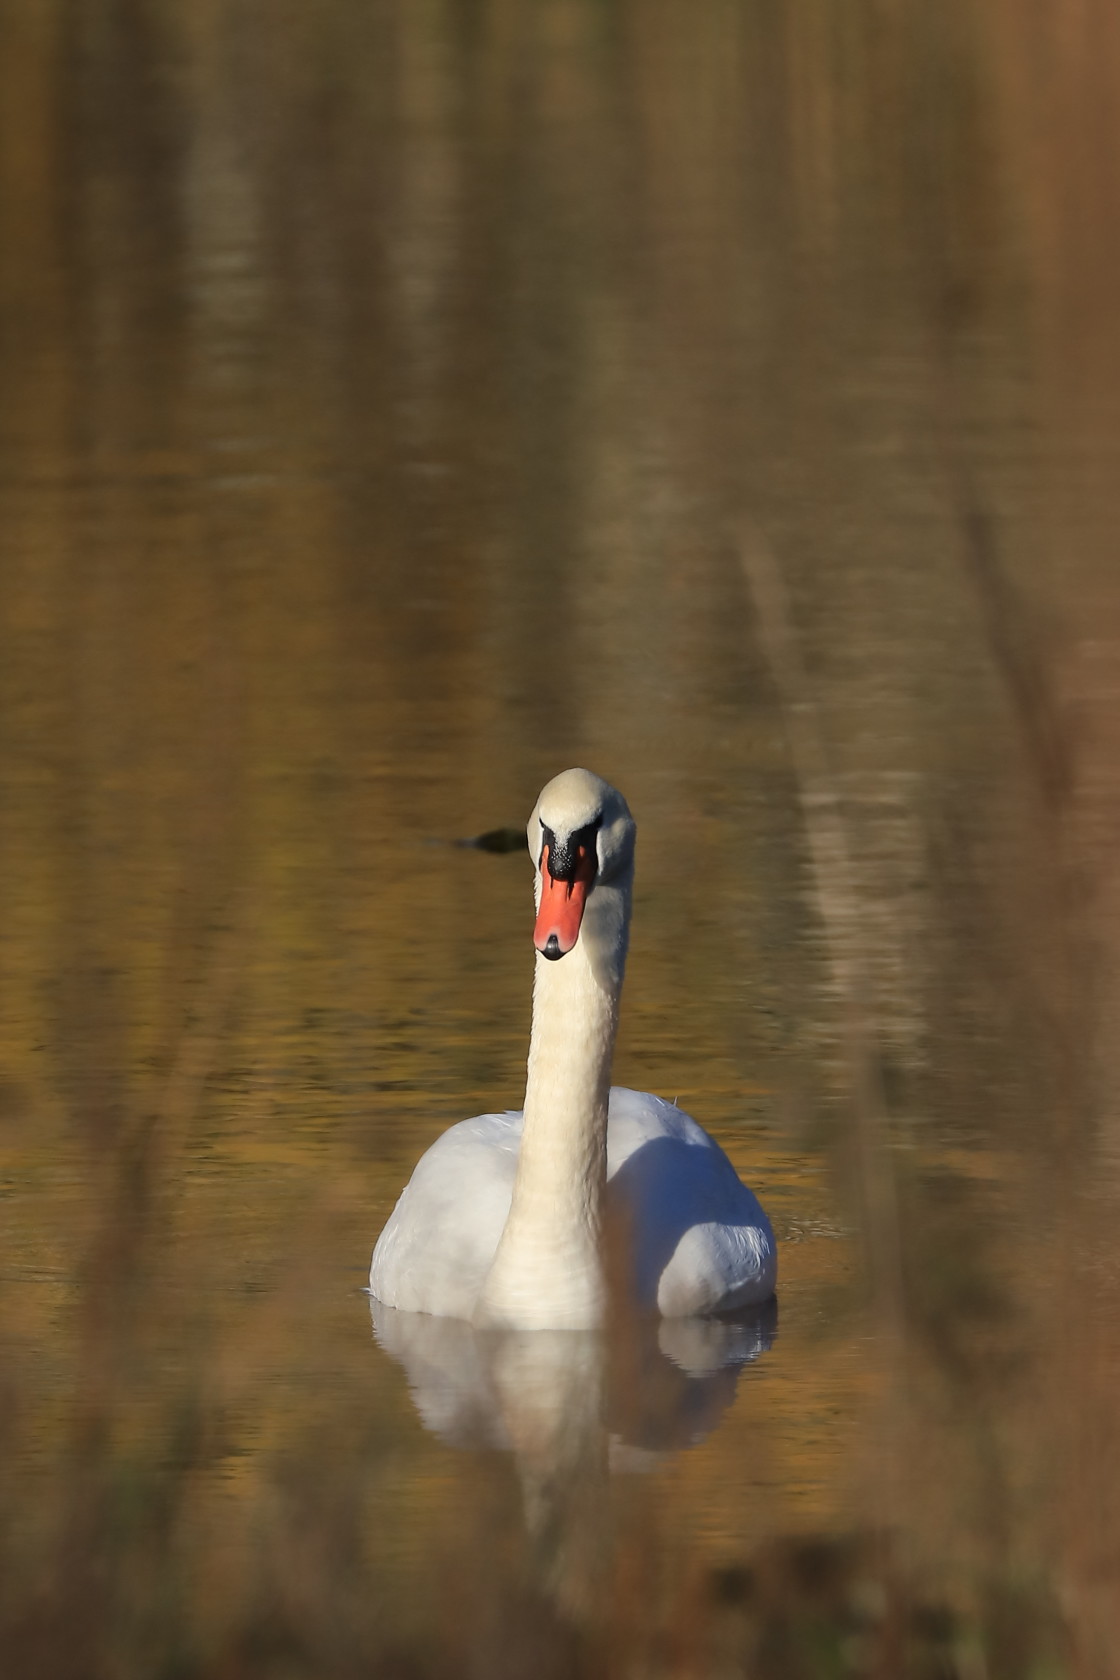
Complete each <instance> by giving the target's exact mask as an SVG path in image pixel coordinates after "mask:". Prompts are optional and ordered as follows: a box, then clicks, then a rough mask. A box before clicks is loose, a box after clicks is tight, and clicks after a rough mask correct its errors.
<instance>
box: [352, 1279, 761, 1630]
mask: <svg viewBox="0 0 1120 1680" xmlns="http://www.w3.org/2000/svg"><path fill="white" fill-rule="evenodd" d="M370 1313H371V1316H372V1318H373V1333H374V1336H375V1338H376V1340H377V1341H378V1343H379V1344H380V1346H381V1347H382V1348H384V1350H385V1351H386V1353H388V1354H390V1355H391V1356H392V1357H393V1358H394V1359H395V1360H397V1361H398V1363H399V1364H401V1365H402V1366H403V1367H404V1371H405V1375H406V1377H407V1379H408V1386H409V1392H410V1393H411V1395H412V1399H413V1403H414V1404H415V1406H416V1410H417V1411H418V1412H419V1414H420V1417H421V1419H422V1421H423V1423H424V1424H425V1426H426V1427H427V1428H428V1429H429V1430H431V1432H432V1433H433V1434H434V1435H438V1436H439V1437H440V1438H441V1440H444V1441H447V1442H449V1443H451V1444H452V1445H454V1446H460V1447H497V1448H500V1449H503V1450H505V1451H508V1452H509V1453H511V1454H512V1457H513V1460H514V1463H515V1465H516V1468H517V1475H518V1480H519V1482H520V1485H521V1504H522V1509H523V1512H524V1521H525V1528H526V1531H527V1534H528V1538H529V1542H530V1551H529V1556H530V1561H531V1563H532V1567H533V1571H534V1573H535V1574H536V1576H537V1577H538V1579H539V1581H540V1583H541V1585H542V1587H543V1588H544V1589H545V1591H546V1592H547V1593H548V1595H549V1596H550V1597H551V1598H552V1599H553V1600H554V1601H555V1602H556V1604H557V1605H558V1607H560V1608H562V1609H563V1610H564V1612H565V1613H566V1614H568V1615H572V1616H576V1617H577V1618H580V1619H582V1618H583V1617H584V1616H585V1615H586V1614H587V1613H588V1612H589V1610H590V1609H591V1608H592V1607H593V1606H594V1604H595V1603H596V1602H597V1595H598V1593H599V1591H600V1587H601V1583H602V1581H603V1580H604V1579H606V1578H608V1572H607V1571H606V1569H605V1567H604V1565H605V1548H606V1546H607V1544H608V1538H609V1532H610V1525H609V1519H608V1501H607V1490H608V1484H609V1479H610V1471H612V1470H616V1471H617V1470H623V1471H625V1470H645V1469H649V1468H651V1467H652V1466H653V1465H655V1464H656V1463H657V1462H659V1460H660V1459H661V1458H663V1457H664V1456H665V1455H666V1454H667V1453H670V1452H673V1451H675V1450H678V1449H680V1448H682V1447H689V1446H693V1445H694V1444H696V1443H697V1442H698V1441H701V1440H702V1439H703V1438H704V1437H705V1436H706V1435H709V1434H710V1433H711V1432H712V1430H714V1429H715V1428H716V1427H717V1425H718V1424H719V1422H720V1419H721V1418H722V1417H723V1415H724V1413H725V1412H726V1411H727V1409H728V1407H729V1406H730V1405H731V1402H732V1400H733V1399H734V1397H735V1389H736V1384H737V1382H738V1378H739V1372H740V1370H741V1369H742V1367H743V1365H745V1364H747V1363H748V1362H749V1361H751V1360H753V1359H756V1358H757V1357H758V1355H759V1354H760V1353H763V1352H765V1351H766V1349H767V1348H768V1347H769V1346H770V1344H771V1342H772V1340H773V1336H774V1331H775V1326H776V1324H777V1303H776V1302H775V1301H773V1300H771V1301H769V1302H767V1303H766V1304H765V1305H764V1306H762V1307H758V1308H755V1309H753V1310H752V1311H751V1312H750V1313H749V1314H747V1315H743V1316H741V1317H739V1318H737V1319H711V1318H708V1319H697V1318H692V1319H657V1318H654V1317H652V1316H646V1315H640V1316H635V1317H633V1318H631V1319H629V1320H627V1321H626V1322H625V1323H624V1324H622V1325H619V1326H618V1327H616V1328H613V1329H612V1330H611V1331H610V1332H609V1333H608V1332H606V1331H598V1330H493V1329H486V1330H479V1329H476V1328H475V1327H474V1325H471V1324H467V1323H466V1322H464V1321H463V1320H462V1319H455V1318H435V1317H432V1316H430V1315H428V1314H426V1313H408V1312H395V1311H394V1310H393V1308H392V1307H386V1306H383V1305H382V1303H381V1302H380V1301H377V1300H375V1299H372V1298H371V1300H370Z"/></svg>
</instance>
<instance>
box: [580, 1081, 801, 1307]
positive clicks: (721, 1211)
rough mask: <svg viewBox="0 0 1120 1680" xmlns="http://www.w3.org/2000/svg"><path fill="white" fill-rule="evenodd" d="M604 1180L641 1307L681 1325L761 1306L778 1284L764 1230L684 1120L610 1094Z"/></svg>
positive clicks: (662, 1107)
mask: <svg viewBox="0 0 1120 1680" xmlns="http://www.w3.org/2000/svg"><path fill="white" fill-rule="evenodd" d="M607 1176H608V1182H609V1189H608V1203H609V1209H610V1217H612V1218H613V1219H616V1220H619V1221H621V1222H622V1224H623V1227H624V1229H625V1231H626V1233H627V1238H626V1240H627V1246H628V1249H629V1252H630V1255H631V1267H632V1276H631V1287H632V1288H633V1290H634V1293H635V1296H636V1299H637V1301H638V1303H639V1304H640V1305H642V1306H644V1307H647V1308H651V1309H652V1308H653V1307H654V1306H656V1307H657V1309H658V1311H659V1312H661V1313H662V1314H663V1315H664V1316H665V1317H666V1318H684V1317H688V1316H691V1315H692V1314H707V1313H718V1312H732V1311H735V1310H736V1309H737V1308H740V1307H747V1306H754V1305H758V1304H760V1303H761V1302H763V1301H767V1300H769V1298H770V1296H771V1295H772V1294H773V1293H774V1285H775V1283H776V1281H777V1263H776V1251H775V1244H774V1233H773V1231H772V1230H771V1228H770V1221H769V1220H768V1219H767V1217H766V1215H765V1213H764V1212H763V1210H762V1208H761V1206H760V1204H759V1202H758V1199H757V1197H756V1196H755V1195H754V1194H753V1193H752V1192H751V1191H750V1190H748V1189H747V1187H746V1185H745V1184H744V1183H743V1182H742V1180H741V1179H740V1177H739V1175H738V1173H737V1172H736V1171H735V1169H734V1167H733V1166H732V1165H731V1162H730V1161H729V1160H728V1158H727V1156H726V1155H725V1154H724V1152H723V1150H722V1149H721V1148H720V1146H719V1144H718V1143H717V1142H716V1141H715V1139H714V1138H713V1137H711V1136H709V1134H708V1133H707V1132H706V1131H705V1130H704V1128H703V1127H702V1126H699V1125H697V1123H696V1121H695V1120H693V1118H692V1116H691V1115H689V1114H686V1113H685V1112H684V1111H683V1109H679V1108H677V1107H676V1106H675V1104H673V1103H669V1102H665V1101H664V1099H663V1098H661V1097H655V1096H651V1095H649V1094H648V1093H647V1092H639V1091H628V1090H625V1089H624V1088H622V1087H615V1088H614V1089H612V1091H611V1095H610V1119H609V1125H608V1128H607Z"/></svg>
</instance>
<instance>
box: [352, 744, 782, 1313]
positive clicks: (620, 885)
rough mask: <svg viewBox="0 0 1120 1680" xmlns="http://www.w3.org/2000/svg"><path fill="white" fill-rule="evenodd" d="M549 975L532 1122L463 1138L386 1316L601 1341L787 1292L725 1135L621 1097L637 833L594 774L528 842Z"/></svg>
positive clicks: (513, 1121)
mask: <svg viewBox="0 0 1120 1680" xmlns="http://www.w3.org/2000/svg"><path fill="white" fill-rule="evenodd" d="M527 832H528V840H529V851H530V854H531V856H532V859H533V863H534V865H535V868H536V882H535V894H536V908H537V914H536V925H535V928H534V934H533V942H534V945H535V947H536V952H537V955H536V973H535V978H534V986H533V1026H532V1033H531V1037H530V1044H529V1061H528V1076H527V1081H526V1087H525V1107H524V1110H523V1111H522V1112H520V1113H512V1112H507V1113H504V1114H482V1115H478V1116H477V1117H476V1118H474V1119H472V1120H462V1121H460V1122H459V1124H458V1125H455V1126H452V1127H451V1128H450V1130H449V1131H447V1132H445V1133H444V1134H443V1136H442V1137H440V1138H437V1140H436V1142H435V1143H434V1144H432V1146H431V1148H430V1149H429V1150H428V1151H427V1152H426V1154H424V1155H423V1156H422V1157H421V1159H420V1161H419V1162H418V1164H417V1166H416V1169H415V1171H414V1172H413V1174H412V1177H411V1179H410V1180H409V1182H408V1184H407V1185H406V1186H405V1188H404V1190H403V1191H402V1192H401V1196H400V1199H399V1200H398V1202H397V1205H396V1207H395V1208H394V1209H393V1212H392V1213H391V1214H390V1216H389V1219H388V1221H387V1223H386V1225H385V1228H384V1230H383V1231H382V1232H381V1235H380V1237H379V1238H378V1239H377V1246H376V1247H375V1248H374V1251H373V1261H372V1264H371V1266H370V1274H369V1290H370V1294H371V1295H372V1296H374V1297H375V1299H376V1300H378V1301H380V1302H382V1303H383V1304H384V1305H385V1306H387V1307H394V1308H396V1309H398V1310H399V1311H404V1312H421V1313H430V1314H434V1315H436V1316H438V1317H444V1318H457V1319H466V1320H468V1321H469V1322H471V1323H473V1324H475V1325H476V1326H478V1327H480V1328H491V1327H493V1328H503V1329H508V1330H587V1329H594V1328H596V1327H597V1326H599V1325H601V1324H602V1323H603V1322H604V1321H605V1318H606V1315H607V1310H608V1303H609V1302H611V1303H613V1302H616V1301H618V1300H620V1299H621V1301H622V1302H623V1303H624V1304H625V1305H626V1306H627V1307H629V1308H631V1309H633V1310H636V1311H639V1312H651V1313H653V1312H656V1313H660V1314H661V1316H662V1317H663V1318H685V1317H690V1316H694V1315H700V1316H704V1315H710V1314H715V1313H727V1312H733V1311H735V1310H737V1309H739V1308H742V1307H748V1306H754V1305H758V1304H760V1303H762V1302H765V1301H768V1300H769V1299H770V1297H771V1296H772V1295H773V1293H774V1285H775V1281H776V1277H777V1254H776V1249H775V1243H774V1234H773V1231H772V1230H771V1228H770V1221H769V1220H768V1219H767V1217H766V1215H765V1213H764V1212H763V1210H762V1207H761V1206H760V1204H759V1202H758V1200H757V1198H756V1197H755V1196H754V1195H753V1193H752V1192H751V1191H750V1190H748V1189H747V1187H746V1185H745V1184H743V1183H742V1181H741V1180H740V1178H739V1176H738V1174H737V1173H736V1171H735V1169H734V1167H733V1166H732V1165H731V1162H730V1161H729V1160H728V1158H727V1156H726V1155H725V1154H724V1152H723V1150H722V1149H721V1148H720V1146H719V1144H718V1143H716V1141H715V1139H714V1138H712V1137H709V1135H708V1133H707V1132H705V1131H704V1129H703V1128H702V1127H701V1126H699V1125H698V1124H697V1122H696V1121H695V1120H693V1119H692V1117H691V1116H690V1115H688V1114H685V1113H684V1112H683V1111H682V1110H681V1109H679V1108H677V1107H676V1106H675V1105H674V1104H673V1103H670V1102H666V1101H665V1100H664V1099H663V1098H661V1097H655V1096H651V1095H649V1094H648V1093H644V1092H638V1091H629V1090H625V1089H623V1088H621V1087H615V1088H613V1089H612V1088H611V1082H610V1075H611V1057H612V1053H613V1050H614V1040H615V1031H616V1028H617V1024H618V1006H619V997H620V994H621V990H622V979H623V971H624V968H625V964H626V948H627V941H628V937H629V925H630V901H631V895H632V889H633V880H634V836H635V823H634V819H633V817H632V816H631V815H630V810H629V807H628V806H627V804H626V801H625V799H624V798H623V797H622V795H621V794H620V793H619V792H618V791H617V789H615V788H613V787H611V785H610V783H609V782H605V781H603V779H602V778H601V777H599V776H596V775H593V774H592V773H591V771H589V770H581V769H576V770H565V771H564V772H563V773H562V774H561V775H559V776H556V777H554V779H553V780H552V781H550V782H549V783H548V785H547V786H546V787H545V788H544V789H543V791H542V793H541V795H540V798H539V799H538V800H537V803H536V806H535V807H534V810H533V814H532V816H531V817H530V818H529V824H528V831H527Z"/></svg>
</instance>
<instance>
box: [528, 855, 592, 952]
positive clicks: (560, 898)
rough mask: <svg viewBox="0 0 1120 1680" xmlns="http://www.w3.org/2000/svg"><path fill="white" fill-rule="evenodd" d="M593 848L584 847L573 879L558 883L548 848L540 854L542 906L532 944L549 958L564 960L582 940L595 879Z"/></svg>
mask: <svg viewBox="0 0 1120 1680" xmlns="http://www.w3.org/2000/svg"><path fill="white" fill-rule="evenodd" d="M595 869H596V861H595V852H594V848H592V847H588V846H581V847H580V848H579V852H578V856H577V862H576V867H575V871H574V873H573V877H572V879H571V880H570V881H558V880H556V878H555V877H554V876H553V874H552V872H551V870H550V869H549V867H548V846H547V844H546V845H545V847H544V849H543V851H542V852H541V907H540V909H539V910H538V911H537V923H536V926H535V927H534V929H533V944H534V945H535V946H536V948H537V950H538V951H540V952H542V953H543V954H544V955H545V956H546V957H552V958H555V957H563V956H566V955H567V953H568V952H569V951H570V950H571V948H572V946H573V945H574V944H575V942H576V940H577V939H578V938H579V927H580V923H581V922H582V921H583V907H584V905H585V904H586V903H587V894H588V892H589V890H590V888H591V883H592V882H593V881H594V879H595Z"/></svg>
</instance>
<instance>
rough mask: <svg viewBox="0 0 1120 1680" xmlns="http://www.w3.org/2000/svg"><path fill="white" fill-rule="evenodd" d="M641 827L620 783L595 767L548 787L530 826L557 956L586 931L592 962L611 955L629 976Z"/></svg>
mask: <svg viewBox="0 0 1120 1680" xmlns="http://www.w3.org/2000/svg"><path fill="white" fill-rule="evenodd" d="M635 832H636V829H635V824H634V819H633V817H632V816H631V815H630V808H629V806H628V805H627V803H626V801H625V799H623V797H622V795H621V794H620V793H619V791H618V789H617V788H613V787H611V785H610V783H609V782H605V781H604V780H603V778H602V777H601V776H595V775H593V774H592V772H591V771H590V770H565V771H563V772H562V774H561V775H559V776H554V777H553V779H552V781H551V782H549V783H548V785H547V787H545V788H543V789H542V791H541V795H540V798H539V799H538V800H537V803H536V806H535V807H534V810H533V814H532V816H531V817H530V818H529V826H528V830H527V833H528V839H529V851H530V853H531V855H532V858H533V863H534V864H535V866H536V871H537V879H536V902H537V921H536V927H535V928H534V930H533V943H534V945H535V946H536V948H537V950H538V951H539V952H540V954H541V956H542V957H545V958H547V959H548V960H549V961H550V962H556V961H558V960H559V958H561V957H563V956H566V955H567V953H568V952H569V951H570V950H572V949H573V947H574V946H575V944H576V942H577V940H581V939H582V941H583V943H584V945H585V946H586V947H587V950H588V954H589V956H590V957H591V960H592V965H593V966H594V967H597V968H598V967H600V966H601V965H602V964H603V963H604V962H605V963H607V965H608V967H609V968H611V969H612V970H617V976H618V979H619V980H621V977H622V965H623V963H624V961H625V956H626V938H627V928H628V923H629V916H630V888H631V884H632V881H633V876H634V835H635Z"/></svg>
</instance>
